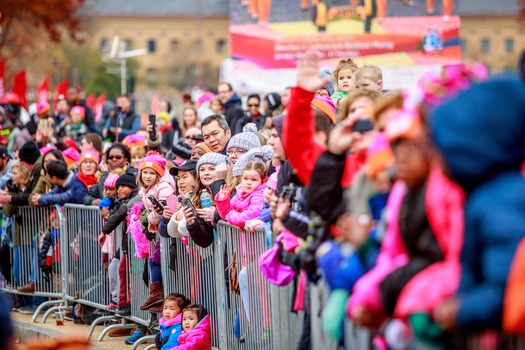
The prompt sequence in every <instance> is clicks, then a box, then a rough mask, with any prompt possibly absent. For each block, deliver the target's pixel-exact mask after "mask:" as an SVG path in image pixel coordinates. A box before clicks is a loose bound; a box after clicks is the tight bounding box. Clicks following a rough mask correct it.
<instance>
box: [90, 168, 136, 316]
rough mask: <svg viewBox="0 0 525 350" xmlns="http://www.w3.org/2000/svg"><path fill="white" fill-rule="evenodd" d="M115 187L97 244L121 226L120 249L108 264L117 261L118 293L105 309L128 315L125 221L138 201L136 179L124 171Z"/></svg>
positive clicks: (129, 303)
mask: <svg viewBox="0 0 525 350" xmlns="http://www.w3.org/2000/svg"><path fill="white" fill-rule="evenodd" d="M115 187H116V188H117V197H118V199H117V201H116V203H115V206H114V207H113V209H112V210H111V211H110V213H109V215H108V218H107V220H106V222H105V223H104V226H103V227H102V232H101V233H100V235H99V236H98V244H99V245H100V246H101V247H102V246H103V245H104V242H105V241H106V236H107V235H109V234H110V233H111V232H113V231H114V230H115V229H116V228H117V227H118V226H119V225H120V224H122V225H123V227H122V244H121V247H122V248H121V250H120V251H117V252H116V253H115V256H114V258H113V260H112V261H111V262H110V264H112V263H115V262H117V261H118V263H119V268H118V274H119V293H118V301H117V304H116V305H115V304H114V303H113V302H114V301H115V300H112V303H111V304H110V305H108V307H107V309H108V310H111V311H118V312H119V314H120V315H121V316H128V315H129V314H130V312H131V300H130V299H129V296H130V293H129V276H128V272H127V269H126V267H127V254H128V236H127V233H126V232H127V221H126V216H127V215H128V213H129V211H130V209H131V207H132V206H133V205H134V204H135V203H137V202H138V199H139V197H138V196H137V193H138V192H137V180H136V178H135V176H134V175H133V174H131V173H124V174H122V175H120V176H119V178H118V179H117V180H116V182H115Z"/></svg>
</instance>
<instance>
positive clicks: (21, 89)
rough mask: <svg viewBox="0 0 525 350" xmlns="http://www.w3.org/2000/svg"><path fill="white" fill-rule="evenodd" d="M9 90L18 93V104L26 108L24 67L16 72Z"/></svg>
mask: <svg viewBox="0 0 525 350" xmlns="http://www.w3.org/2000/svg"><path fill="white" fill-rule="evenodd" d="M11 91H12V92H14V93H15V94H17V95H18V97H19V98H20V104H21V105H22V107H24V108H25V109H27V97H26V91H27V83H26V71H25V69H24V70H22V71H20V72H18V73H17V74H16V75H15V77H14V78H13V87H12V88H11Z"/></svg>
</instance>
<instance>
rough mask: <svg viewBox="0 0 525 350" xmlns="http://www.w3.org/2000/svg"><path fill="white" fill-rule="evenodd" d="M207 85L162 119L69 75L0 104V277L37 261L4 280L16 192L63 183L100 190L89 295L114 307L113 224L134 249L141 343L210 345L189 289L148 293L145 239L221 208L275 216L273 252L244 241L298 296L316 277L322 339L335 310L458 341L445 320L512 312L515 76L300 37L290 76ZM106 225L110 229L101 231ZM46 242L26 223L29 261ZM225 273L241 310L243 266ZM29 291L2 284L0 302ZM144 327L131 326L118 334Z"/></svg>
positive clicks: (516, 327) (506, 321)
mask: <svg viewBox="0 0 525 350" xmlns="http://www.w3.org/2000/svg"><path fill="white" fill-rule="evenodd" d="M217 91H218V93H217V96H214V95H213V94H205V95H203V96H202V97H201V98H200V99H199V101H198V106H197V108H195V107H194V106H189V105H188V106H186V107H185V108H184V111H183V113H182V118H181V120H180V122H179V121H178V120H177V118H173V116H172V115H170V112H171V111H170V105H169V103H167V102H166V101H165V102H164V103H163V108H162V109H163V110H162V112H160V113H159V114H158V115H157V116H156V118H155V121H154V123H153V122H152V121H150V123H149V124H148V125H147V126H144V127H141V125H140V119H139V117H138V116H137V115H136V114H135V113H134V112H133V110H132V108H131V102H130V100H129V98H128V97H126V96H120V97H118V98H117V100H116V103H115V108H111V109H110V110H109V111H106V112H107V113H106V114H105V116H104V117H103V118H102V119H101V120H99V121H98V122H95V120H94V118H93V112H92V111H91V110H90V109H89V107H87V106H86V105H85V103H84V102H83V100H81V99H80V98H79V96H78V92H77V91H75V90H74V89H73V90H71V91H70V93H68V96H67V97H64V98H60V99H59V100H58V102H57V104H56V106H55V107H54V108H53V107H52V106H51V105H50V104H42V103H40V104H38V105H36V110H35V111H34V113H26V112H25V111H24V110H23V109H22V108H21V106H20V104H19V100H17V98H16V96H9V98H8V99H7V100H6V101H4V107H3V109H2V110H0V112H1V113H0V116H1V125H2V128H3V130H4V129H5V130H10V134H3V135H5V136H6V139H5V140H4V141H5V142H4V143H5V144H6V146H0V175H1V178H0V184H1V188H2V192H1V193H0V203H1V204H2V205H3V215H4V216H3V221H2V248H1V254H0V258H1V260H2V263H1V266H2V274H3V275H4V277H5V278H6V279H7V280H8V281H12V282H13V284H14V285H15V286H18V290H19V291H21V292H24V293H32V292H34V291H35V280H34V275H35V274H36V273H39V272H38V271H32V274H31V276H32V277H33V279H31V278H30V281H29V282H28V283H27V284H26V285H23V286H21V285H20V284H19V282H20V271H19V270H18V269H16V268H15V267H16V266H18V265H19V262H20V259H27V258H26V257H23V256H22V257H21V256H20V250H19V246H20V230H19V229H17V225H19V222H20V221H19V220H18V219H17V215H18V214H17V211H16V210H15V209H16V208H17V207H21V206H28V205H29V206H52V205H57V204H58V205H64V204H66V203H75V204H84V205H86V206H98V207H99V208H100V213H101V216H102V218H103V219H104V222H105V223H104V226H103V229H102V232H101V233H100V235H99V237H98V243H99V245H100V247H101V249H102V252H103V257H104V266H105V267H106V269H107V271H108V276H109V279H110V285H111V286H112V288H111V303H110V304H109V305H108V306H107V310H109V311H111V312H114V313H115V314H116V315H118V316H121V317H126V316H129V315H130V313H131V307H130V305H131V300H130V297H131V296H132V295H133V293H131V292H130V284H129V278H128V277H127V276H128V274H129V271H128V270H127V266H128V260H129V257H128V254H129V252H128V251H129V244H135V247H136V251H137V252H136V254H138V255H137V256H140V255H141V254H143V255H144V256H149V289H150V292H149V295H148V297H147V299H146V300H144V302H143V304H142V305H141V307H140V308H141V309H142V310H149V311H150V313H151V315H152V316H151V317H152V321H155V320H156V319H157V318H158V317H157V314H159V313H160V314H161V315H162V318H160V320H159V321H158V323H159V324H160V331H159V333H158V334H159V335H158V336H157V347H158V348H159V349H205V348H206V349H207V348H210V346H211V342H210V320H209V316H207V311H206V309H205V308H204V307H203V306H202V305H197V304H191V301H190V300H189V299H188V298H187V297H186V296H184V295H180V294H170V293H172V292H174V291H166V292H167V293H164V292H165V291H164V288H163V280H162V273H161V259H160V249H161V245H162V244H164V243H163V240H164V239H165V238H177V239H180V241H181V242H182V243H183V244H195V245H197V246H200V247H202V248H208V247H209V248H208V249H212V248H211V246H212V243H213V241H214V239H215V235H214V229H215V227H216V225H217V223H218V222H219V221H220V220H224V221H226V222H228V223H229V224H231V225H233V226H237V227H239V228H241V229H244V230H246V231H248V232H255V231H266V232H272V233H273V237H274V239H275V247H274V248H272V250H274V251H275V250H276V251H277V254H275V255H271V256H272V257H274V258H275V259H273V260H271V261H270V260H268V259H262V258H261V263H260V264H261V266H260V267H261V271H262V272H263V274H264V275H265V276H266V277H267V279H268V280H269V281H270V282H271V283H274V284H277V285H281V286H282V285H286V284H288V283H290V282H291V281H292V280H293V279H296V280H298V281H300V282H301V283H298V288H297V289H296V291H295V298H296V300H300V299H301V300H302V299H304V296H305V295H308V290H309V288H310V286H311V284H313V283H318V281H319V280H321V279H322V280H323V281H324V283H326V284H327V285H328V287H329V289H330V297H329V299H328V301H327V303H326V305H325V306H324V308H323V311H322V328H323V331H324V332H325V333H326V334H327V335H329V336H330V337H332V338H334V339H335V340H337V341H340V342H343V341H344V321H345V319H349V320H351V321H352V322H354V323H355V324H358V325H361V326H364V327H368V328H370V329H371V330H373V335H374V337H373V339H372V341H373V343H374V344H375V345H376V346H378V347H379V348H392V349H406V348H410V347H411V346H414V342H415V343H418V344H425V345H427V346H434V347H437V348H454V347H457V348H461V345H458V344H460V343H461V341H462V339H463V337H461V336H460V337H457V336H456V335H458V334H460V335H465V334H468V333H470V332H477V331H484V330H487V329H493V330H503V331H505V332H508V333H514V334H520V332H523V331H522V330H521V329H522V328H523V327H522V326H521V323H522V322H521V319H522V317H523V315H525V310H522V309H520V308H517V306H518V305H521V304H522V303H520V302H518V300H519V298H518V295H519V286H520V283H521V279H522V275H520V273H519V272H520V265H519V261H520V258H521V259H523V254H525V251H524V249H525V248H523V245H520V242H521V238H522V237H523V233H521V230H520V227H521V225H522V224H524V223H525V215H524V213H525V210H524V207H525V201H524V199H523V198H525V193H524V192H525V181H524V179H523V175H522V171H521V170H522V165H523V161H524V154H523V153H524V150H525V144H524V143H525V137H524V136H525V118H524V115H523V113H524V112H523V111H525V82H524V81H523V80H521V78H519V77H514V76H503V77H496V78H491V79H488V74H487V71H486V70H485V69H484V68H483V67H482V66H479V65H472V66H469V65H460V66H451V67H445V68H444V70H443V72H442V74H440V75H438V74H433V73H428V74H426V75H424V76H423V77H422V78H421V80H420V81H419V82H418V84H417V86H414V87H413V88H411V89H408V90H406V91H387V90H384V89H383V79H382V74H381V69H380V68H379V67H376V66H371V65H364V66H358V65H357V64H356V63H355V62H354V61H353V60H352V59H344V60H341V61H340V62H339V64H338V65H337V67H334V69H333V71H328V70H320V67H319V58H318V56H317V55H316V54H315V53H306V54H305V55H304V56H303V57H302V58H301V59H300V60H299V62H298V67H297V84H296V86H293V87H290V88H287V89H285V90H284V91H283V92H282V93H280V94H278V93H271V94H268V95H267V96H266V97H265V98H264V99H261V97H260V96H259V95H256V94H254V95H250V96H247V99H246V105H247V110H246V111H245V110H244V109H243V107H242V100H241V97H240V96H238V95H237V94H236V93H235V91H234V89H233V87H232V86H231V85H230V84H228V83H226V82H223V83H220V84H219V86H218V89H217ZM154 124H155V125H154ZM7 135H9V136H7ZM119 225H123V227H124V230H123V231H124V232H125V233H126V234H125V235H123V240H122V242H121V244H120V249H118V250H117V251H112V249H111V247H112V246H113V244H114V243H116V242H111V236H110V234H111V232H113V231H114V230H115V229H116V228H117V226H119ZM54 240H56V235H55V236H54V235H53V232H50V235H49V236H48V240H47V241H48V243H49V244H53V241H54ZM45 242H46V240H44V241H43V243H42V242H38V241H37V240H36V238H35V240H34V241H33V245H34V247H35V249H37V248H40V252H41V253H40V254H44V256H43V258H44V259H43V261H44V262H45V261H46V259H45V255H46V254H47V252H48V247H49V244H48V245H45ZM151 247H154V248H153V250H154V251H153V253H151V254H150V248H151ZM265 254H266V253H265ZM268 256H270V255H268ZM40 258H41V260H42V257H40ZM265 258H267V256H265ZM11 261H12V266H13V268H12V269H11V264H10V262H11ZM513 261H514V262H515V263H514V264H513ZM30 266H33V264H31V265H30ZM40 267H41V268H42V272H44V273H45V272H46V271H45V267H46V264H45V263H44V264H40ZM283 276H285V277H284V278H283ZM239 283H240V286H239V287H240V288H239V289H240V294H241V298H242V299H243V306H244V309H245V312H246V314H247V317H248V318H249V315H248V313H249V307H248V303H249V298H248V296H247V293H248V292H247V290H248V288H247V283H249V281H247V278H246V267H245V266H241V270H240V273H239ZM516 290H517V291H518V293H517V294H516V293H514V294H513V293H511V292H512V291H516ZM165 294H167V295H168V296H167V297H166V298H165V297H164V295H165ZM39 302H41V298H38V297H34V298H18V299H17V305H15V309H17V310H20V311H24V310H29V312H31V311H32V310H34V307H35V306H36V305H37V304H38V303H39ZM295 305H296V306H297V307H296V309H295V310H294V311H302V312H304V314H305V317H304V325H305V327H304V328H303V332H302V334H301V338H300V340H299V344H298V348H299V349H310V348H311V339H310V332H311V329H310V327H309V326H308V324H309V323H310V317H311V310H309V303H295ZM298 305H299V306H298ZM78 322H82V321H81V320H80V319H79V320H78ZM146 331H147V329H146V328H145V327H142V326H138V327H137V330H136V331H135V333H133V334H132V335H131V336H130V337H129V338H126V340H125V341H126V343H127V344H133V343H134V342H135V341H136V340H137V339H139V338H140V337H142V336H143V335H144V334H145V333H146Z"/></svg>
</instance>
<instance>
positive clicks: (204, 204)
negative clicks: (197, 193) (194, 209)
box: [201, 190, 213, 208]
mask: <svg viewBox="0 0 525 350" xmlns="http://www.w3.org/2000/svg"><path fill="white" fill-rule="evenodd" d="M208 207H213V202H212V201H211V195H210V194H209V193H208V191H206V190H204V191H202V193H201V208H208Z"/></svg>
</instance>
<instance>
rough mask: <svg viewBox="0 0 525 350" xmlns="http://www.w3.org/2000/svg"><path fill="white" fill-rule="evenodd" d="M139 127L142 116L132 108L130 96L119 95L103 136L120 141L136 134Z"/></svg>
mask: <svg viewBox="0 0 525 350" xmlns="http://www.w3.org/2000/svg"><path fill="white" fill-rule="evenodd" d="M139 129H140V118H139V116H138V115H137V114H135V112H134V111H133V109H131V101H130V99H129V97H127V96H125V95H122V96H119V97H117V101H116V107H115V109H114V110H113V115H112V116H110V117H109V118H108V120H107V121H106V124H105V125H104V130H102V136H104V138H109V139H110V140H111V142H115V141H116V142H120V141H122V140H123V139H124V138H125V137H126V136H128V135H131V134H136V133H137V131H139Z"/></svg>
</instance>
